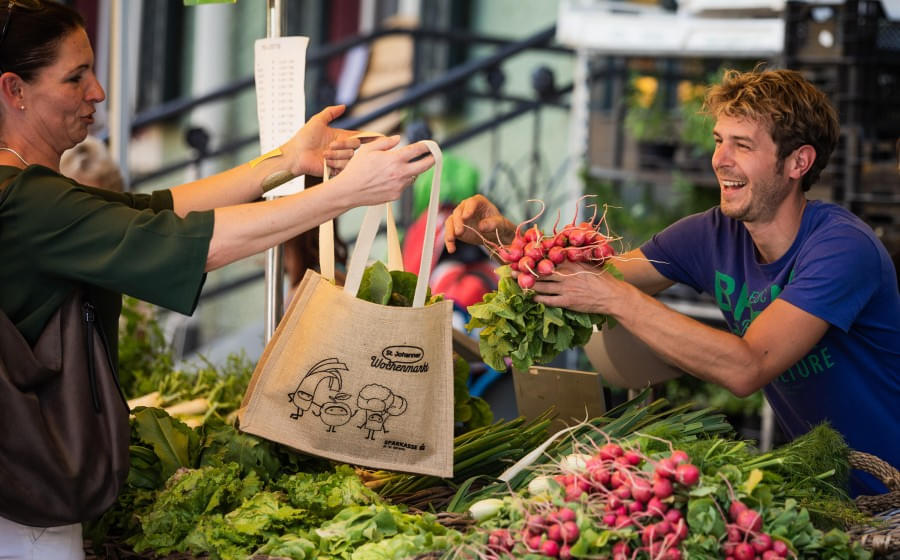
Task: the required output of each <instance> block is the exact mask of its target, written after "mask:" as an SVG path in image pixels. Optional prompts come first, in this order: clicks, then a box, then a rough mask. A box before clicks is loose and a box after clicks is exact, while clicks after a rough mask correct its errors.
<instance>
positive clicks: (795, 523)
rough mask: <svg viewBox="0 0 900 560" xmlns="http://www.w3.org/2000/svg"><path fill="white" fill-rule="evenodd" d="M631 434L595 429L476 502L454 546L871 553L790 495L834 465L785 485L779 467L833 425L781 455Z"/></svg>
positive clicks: (741, 557) (639, 553)
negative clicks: (521, 485) (529, 474)
mask: <svg viewBox="0 0 900 560" xmlns="http://www.w3.org/2000/svg"><path fill="white" fill-rule="evenodd" d="M636 435H637V437H635V438H629V439H627V440H613V439H611V438H608V437H605V434H604V433H603V432H602V431H600V430H598V431H597V433H596V437H595V438H594V439H596V441H598V442H599V443H597V444H588V445H586V446H583V447H582V448H581V449H580V450H579V451H577V452H574V453H571V454H569V455H567V456H564V457H562V458H561V459H558V460H556V461H555V462H554V463H553V464H551V465H550V466H549V467H548V468H544V469H543V471H542V474H540V475H539V476H537V477H535V478H533V479H532V480H531V481H530V483H529V484H528V487H527V490H523V491H519V492H513V491H511V492H510V493H509V494H508V495H506V496H504V497H502V498H498V497H492V498H486V499H483V500H481V501H479V502H476V503H474V504H472V505H471V506H470V507H469V513H470V514H471V515H472V516H473V517H474V518H475V519H476V520H477V521H478V529H477V530H476V531H475V532H473V533H471V534H470V535H469V538H468V542H467V543H466V544H465V545H463V546H460V547H459V549H458V550H457V551H456V554H457V557H461V558H494V559H497V558H534V559H538V558H560V559H563V560H566V559H571V558H606V559H611V560H636V559H653V560H680V559H688V558H698V559H707V558H723V559H725V560H781V559H788V558H822V559H848V560H849V559H863V558H871V553H870V552H869V551H866V550H864V549H863V548H862V547H861V546H860V545H859V544H858V543H852V542H851V541H850V538H849V536H848V535H847V533H846V532H844V531H843V530H841V529H839V528H832V529H829V530H827V531H823V530H821V529H818V528H817V527H816V526H814V524H813V523H812V520H811V517H810V511H809V510H808V509H807V508H806V507H803V506H802V505H801V504H800V503H799V502H798V500H797V499H795V498H793V497H788V496H791V495H794V492H795V490H796V489H802V492H808V490H809V489H810V488H813V487H814V486H815V485H816V484H820V483H822V482H823V481H824V480H826V479H828V478H830V477H832V476H834V474H835V472H834V470H833V469H832V470H829V471H827V472H825V473H822V474H821V475H819V476H818V477H816V478H817V482H815V483H814V482H810V481H809V479H808V478H807V473H806V472H804V473H802V475H798V477H797V480H796V481H791V483H790V485H786V484H785V477H784V476H783V474H784V470H783V469H784V468H785V467H787V466H788V463H787V462H786V459H790V460H791V461H792V460H793V459H795V458H798V457H801V454H802V453H808V452H810V450H811V449H812V448H813V447H814V446H816V445H819V444H818V443H817V442H818V441H826V440H827V441H832V440H835V439H839V436H837V435H836V434H835V433H834V432H833V431H831V430H830V428H828V427H827V426H821V427H819V428H817V431H814V433H813V434H812V435H811V436H810V437H809V438H806V439H805V440H801V441H800V442H799V443H797V444H795V445H794V447H791V446H788V447H786V448H785V450H784V451H779V452H778V455H774V454H771V455H760V456H756V457H754V458H750V456H748V455H744V454H743V451H742V450H741V447H740V443H739V442H727V441H726V440H722V439H716V440H707V441H698V442H696V443H695V444H691V445H687V446H686V447H688V448H689V451H686V450H684V449H676V448H674V447H673V445H672V443H671V442H668V441H665V440H661V439H660V438H653V437H641V436H640V434H636ZM816 438H818V439H816ZM823 438H824V439H823ZM604 440H605V442H604ZM810 441H812V442H813V443H812V444H811V443H810ZM717 442H724V443H717ZM647 443H650V445H647ZM660 443H662V447H663V449H662V450H660ZM804 446H805V447H804ZM738 457H741V458H746V468H742V467H741V466H737V465H731V464H728V463H727V461H728V460H729V459H734V458H738ZM792 458H793V459H792ZM763 465H769V466H770V467H771V468H772V470H769V471H766V470H763V469H761V468H759V466H763ZM780 469H781V470H780ZM789 486H790V488H794V490H789V489H788V488H789ZM835 492H837V494H838V495H839V496H840V492H839V491H838V490H837V487H835ZM810 495H811V494H810ZM803 499H805V498H803ZM809 503H810V504H813V503H815V501H814V500H812V499H811V498H810V500H809ZM823 503H824V502H823ZM811 507H812V505H811ZM848 507H849V506H848Z"/></svg>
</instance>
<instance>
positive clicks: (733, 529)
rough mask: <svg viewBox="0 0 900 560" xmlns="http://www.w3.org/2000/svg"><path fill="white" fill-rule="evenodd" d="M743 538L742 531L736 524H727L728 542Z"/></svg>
mask: <svg viewBox="0 0 900 560" xmlns="http://www.w3.org/2000/svg"><path fill="white" fill-rule="evenodd" d="M742 540H744V532H743V531H741V530H740V529H738V528H737V526H736V525H729V526H728V542H733V543H736V542H741V541H742Z"/></svg>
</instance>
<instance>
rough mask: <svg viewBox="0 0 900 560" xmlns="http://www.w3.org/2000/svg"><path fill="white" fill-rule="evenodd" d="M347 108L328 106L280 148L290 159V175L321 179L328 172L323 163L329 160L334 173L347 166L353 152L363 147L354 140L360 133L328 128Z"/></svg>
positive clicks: (357, 140)
mask: <svg viewBox="0 0 900 560" xmlns="http://www.w3.org/2000/svg"><path fill="white" fill-rule="evenodd" d="M344 109H345V106H344V105H332V106H330V107H326V108H325V109H323V110H322V111H320V112H319V113H317V114H315V115H314V116H313V117H312V118H311V119H309V121H307V122H306V124H305V125H303V128H301V129H300V130H298V131H297V133H296V134H295V135H294V136H293V138H291V139H290V140H288V141H287V142H286V143H285V144H284V145H283V146H282V147H281V151H282V152H283V153H284V154H285V155H286V156H287V157H288V158H289V160H290V162H289V164H288V165H289V170H290V172H291V174H293V175H294V176H299V175H306V174H309V175H314V176H316V177H322V175H323V173H324V171H325V170H324V168H323V164H322V162H323V160H328V166H329V167H331V168H333V169H335V170H340V169H343V167H344V166H346V164H347V162H348V161H349V160H350V157H352V155H353V150H355V149H356V148H358V147H359V144H360V141H359V139H355V138H351V137H352V136H353V135H354V134H356V133H357V131H356V130H344V129H342V128H332V127H331V126H329V124H330V123H331V121H333V120H334V119H336V118H338V117H340V116H341V115H343V114H344Z"/></svg>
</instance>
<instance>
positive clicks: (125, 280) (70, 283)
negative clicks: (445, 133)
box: [0, 0, 434, 559]
mask: <svg viewBox="0 0 900 560" xmlns="http://www.w3.org/2000/svg"><path fill="white" fill-rule="evenodd" d="M0 18H2V22H0V23H2V28H0V29H2V31H0V262H3V263H4V264H3V267H2V268H0V309H2V310H3V312H4V313H6V315H7V316H8V317H9V318H10V320H11V321H12V322H13V323H14V324H15V326H16V328H17V329H18V330H19V332H20V333H21V334H22V335H23V336H24V338H25V339H26V340H27V341H28V342H29V343H30V344H34V342H35V341H36V339H37V337H38V336H39V335H40V334H41V332H42V330H43V328H44V326H45V324H46V322H47V321H48V320H49V319H50V317H51V316H52V315H53V314H54V312H55V311H56V310H57V308H59V306H60V305H61V304H62V303H63V302H64V301H65V300H66V299H67V298H68V297H69V295H70V294H71V293H72V292H73V290H74V289H75V288H76V287H77V286H79V285H82V286H84V287H85V289H86V291H87V293H88V294H89V296H90V297H91V299H92V300H93V303H94V305H95V307H96V311H97V316H98V325H99V326H100V327H101V328H102V330H103V331H104V332H106V333H109V334H110V335H112V334H113V333H115V332H116V325H117V319H118V315H119V312H120V308H121V294H122V293H125V294H129V295H132V296H134V297H137V298H139V299H142V300H145V301H148V302H151V303H154V304H156V305H160V306H163V307H167V308H169V309H173V310H175V311H179V312H181V313H185V314H190V313H192V312H193V310H194V308H195V306H196V304H197V299H198V296H199V293H200V289H201V287H202V285H203V281H204V279H205V277H206V272H208V271H210V270H215V269H217V268H220V267H222V266H225V265H227V264H229V263H232V262H234V261H236V260H238V259H242V258H244V257H247V256H250V255H253V254H256V253H258V252H260V251H262V250H264V249H267V248H269V247H272V246H274V245H276V244H278V243H282V242H284V241H286V240H288V239H290V238H293V237H295V236H297V235H299V234H301V233H302V232H304V231H307V230H310V229H311V228H314V227H316V226H317V225H319V224H320V223H322V222H323V221H325V220H328V219H330V218H333V217H336V216H338V215H340V214H341V213H343V212H345V211H347V210H349V209H351V208H354V207H356V206H361V205H372V204H379V203H384V202H387V201H391V200H396V199H398V198H399V197H400V195H401V194H402V193H403V191H404V190H405V189H406V188H407V187H409V186H410V185H411V184H412V183H413V181H414V180H415V178H416V176H417V175H418V174H420V173H422V172H423V171H425V170H426V169H428V168H429V167H431V165H432V164H433V162H434V159H433V157H432V156H431V154H430V153H429V151H428V148H427V147H426V146H425V145H424V144H422V143H416V144H411V145H409V146H405V147H403V148H399V149H396V150H391V148H393V147H394V146H396V145H397V143H398V141H399V138H398V137H390V138H379V139H377V140H374V141H372V142H369V143H367V144H366V145H365V146H362V147H360V142H359V140H356V139H351V138H350V135H351V134H352V133H351V132H350V131H344V130H339V129H334V128H331V127H330V126H329V123H330V122H331V121H332V120H333V119H335V118H337V117H338V116H340V115H341V113H342V112H343V107H328V108H326V109H325V110H323V111H322V112H320V113H319V114H317V115H315V116H313V117H312V118H311V119H310V120H309V121H308V122H307V123H306V125H305V126H303V127H302V128H301V129H300V130H299V131H298V132H297V133H296V134H295V135H294V136H293V137H292V138H291V139H290V140H289V141H288V142H286V143H285V144H284V145H282V146H281V147H280V149H279V150H275V151H273V152H270V153H269V154H265V155H264V156H261V157H260V158H257V159H256V160H254V161H253V162H250V163H248V164H243V165H239V166H237V167H235V168H233V169H230V170H228V171H225V172H222V173H219V174H217V175H214V176H211V177H208V178H204V179H200V180H198V181H194V182H191V183H187V184H184V185H180V186H177V187H174V188H171V189H167V190H161V191H156V192H154V193H152V194H134V193H117V192H113V191H110V190H104V189H98V188H93V187H88V186H84V185H81V184H79V183H77V182H75V181H73V180H71V179H70V178H68V177H65V176H64V175H62V174H60V173H59V171H60V158H61V155H62V154H63V153H64V152H65V151H66V150H68V149H70V148H72V147H73V146H76V145H77V144H79V143H80V142H81V141H82V140H84V139H85V137H86V136H87V132H88V128H89V127H90V125H91V124H92V123H93V115H94V110H95V105H96V104H97V103H100V102H102V101H103V100H104V99H105V94H104V91H103V89H102V87H101V86H100V84H99V82H98V81H97V77H96V76H95V74H94V54H93V50H92V49H91V45H90V43H89V41H88V36H87V34H86V32H85V28H84V21H83V20H82V18H81V16H80V15H79V14H78V13H77V12H75V11H74V10H72V9H70V8H68V7H66V6H63V5H61V4H57V3H55V2H49V1H42V2H39V1H36V0H29V1H24V0H19V1H12V2H9V3H8V5H4V6H3V7H2V8H0ZM356 148H359V149H358V151H356V155H355V156H354V155H353V154H354V150H355V149H356ZM419 156H423V157H422V159H418V160H416V161H415V162H411V160H414V159H416V158H418V157H419ZM351 157H352V159H350V158H351ZM323 160H324V161H325V162H327V165H328V166H329V167H331V168H333V169H334V171H335V172H338V171H339V172H340V174H339V175H337V176H336V177H334V179H332V180H330V181H329V182H328V183H327V184H325V185H322V186H321V187H320V188H315V189H309V190H307V191H304V192H301V193H298V194H295V195H291V196H286V197H282V198H279V199H275V200H269V201H259V198H260V196H261V195H262V193H263V191H264V189H265V187H266V186H268V183H271V182H274V181H275V179H273V177H275V178H278V179H281V178H284V177H285V176H287V177H291V176H299V175H306V174H309V175H314V176H322V174H323V171H324V169H323ZM106 340H108V341H109V348H108V350H109V354H110V358H111V361H112V363H114V364H115V363H117V362H118V359H117V356H118V347H117V344H116V339H115V337H114V336H107V337H106ZM6 420H10V421H11V422H13V423H14V420H15V419H6ZM6 420H5V421H6ZM0 437H3V438H14V437H16V433H15V431H11V430H6V431H5V432H4V434H3V435H2V436H0ZM34 443H35V445H39V444H40V442H34ZM3 515H4V512H2V511H0V557H2V558H53V559H70V558H83V556H84V553H83V551H82V541H81V526H80V524H73V525H67V526H63V527H49V528H45V527H27V526H24V525H21V524H19V523H15V522H13V521H11V520H9V519H6V518H5V517H3Z"/></svg>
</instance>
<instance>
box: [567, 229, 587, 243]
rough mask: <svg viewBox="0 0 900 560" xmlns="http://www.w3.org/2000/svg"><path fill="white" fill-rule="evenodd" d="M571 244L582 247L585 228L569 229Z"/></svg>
mask: <svg viewBox="0 0 900 560" xmlns="http://www.w3.org/2000/svg"><path fill="white" fill-rule="evenodd" d="M569 245H571V246H572V247H581V246H582V245H584V230H581V229H573V230H571V231H569Z"/></svg>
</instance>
